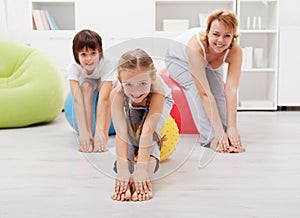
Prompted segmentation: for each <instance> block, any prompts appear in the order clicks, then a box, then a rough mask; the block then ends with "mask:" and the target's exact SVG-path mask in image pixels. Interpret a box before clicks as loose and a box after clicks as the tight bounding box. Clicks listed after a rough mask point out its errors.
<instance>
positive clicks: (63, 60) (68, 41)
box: [30, 0, 76, 74]
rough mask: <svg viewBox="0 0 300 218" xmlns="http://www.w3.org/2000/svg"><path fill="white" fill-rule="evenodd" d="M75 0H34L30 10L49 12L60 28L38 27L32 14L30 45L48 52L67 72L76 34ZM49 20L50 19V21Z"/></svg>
mask: <svg viewBox="0 0 300 218" xmlns="http://www.w3.org/2000/svg"><path fill="white" fill-rule="evenodd" d="M75 6H76V3H75V1H74V0H63V1H60V0H33V1H30V11H31V14H32V13H33V11H36V10H38V11H39V12H41V11H47V12H49V13H50V14H51V15H52V17H53V20H54V22H55V23H56V25H57V27H58V29H55V30H52V29H50V30H49V29H43V30H41V29H37V27H36V25H35V23H34V19H33V17H32V16H30V22H31V40H30V45H31V46H32V47H34V48H37V49H39V50H41V51H43V52H44V53H46V54H47V55H48V56H49V57H50V58H51V59H52V61H53V62H54V63H55V64H56V66H57V67H58V69H59V70H60V71H61V72H62V74H63V73H64V72H65V70H66V67H67V63H69V62H70V61H71V60H72V58H73V57H72V39H73V36H74V34H75V28H76V19H75V18H76V16H75V8H76V7H75ZM48 22H49V21H48Z"/></svg>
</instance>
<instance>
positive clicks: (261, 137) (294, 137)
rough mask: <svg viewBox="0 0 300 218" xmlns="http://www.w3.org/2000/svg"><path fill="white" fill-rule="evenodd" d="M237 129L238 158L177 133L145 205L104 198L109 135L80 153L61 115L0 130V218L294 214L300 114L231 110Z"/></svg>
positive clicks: (298, 192)
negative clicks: (100, 145)
mask: <svg viewBox="0 0 300 218" xmlns="http://www.w3.org/2000/svg"><path fill="white" fill-rule="evenodd" d="M238 126H239V129H240V133H241V136H242V139H243V143H244V145H245V147H246V152H245V153H241V154H215V153H211V152H210V150H207V149H204V148H203V147H200V146H199V144H198V143H197V141H198V138H197V135H181V138H180V143H179V145H178V146H177V149H176V151H175V152H174V153H173V155H172V156H171V157H170V158H169V159H168V160H167V161H165V162H163V163H161V167H160V170H159V172H158V173H157V175H156V177H155V181H154V182H153V187H154V198H153V199H152V200H150V201H147V202H115V201H112V200H111V198H110V196H111V194H112V193H113V188H114V177H115V174H114V172H113V170H112V165H113V162H114V160H115V155H114V137H113V136H112V137H110V140H109V152H106V153H101V154H83V153H80V152H78V151H77V149H78V146H77V144H76V140H75V135H74V133H73V131H72V130H71V129H70V127H69V125H68V124H67V122H66V120H65V118H64V114H63V113H62V114H60V115H59V116H58V117H57V119H55V121H54V122H52V123H50V124H47V125H38V126H33V127H28V128H19V129H2V130H0V148H1V152H0V217H1V218H7V217H8V218H21V217H22V218H23V217H28V218H35V217H39V218H46V217H47V218H48V217H49V218H56V217H57V218H71V217H72V218H77V217H79V218H85V217H89V218H93V217H131V218H132V217H231V218H232V217H263V218H265V217H272V218H273V217H284V218H285V217H300V112H238ZM201 157H202V158H201ZM209 159H211V160H210V161H209V162H205V161H207V160H209ZM200 160H201V161H200ZM204 165H205V166H204ZM201 166H202V167H201Z"/></svg>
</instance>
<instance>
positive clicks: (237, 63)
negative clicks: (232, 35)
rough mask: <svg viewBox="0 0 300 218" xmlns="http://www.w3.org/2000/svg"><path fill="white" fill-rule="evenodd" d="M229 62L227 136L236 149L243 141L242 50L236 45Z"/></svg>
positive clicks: (230, 54)
mask: <svg viewBox="0 0 300 218" xmlns="http://www.w3.org/2000/svg"><path fill="white" fill-rule="evenodd" d="M226 61H227V62H228V73H227V79H226V89H225V96H226V105H227V135H228V137H229V140H230V142H231V144H232V145H233V146H235V147H238V146H241V140H240V136H239V133H238V131H237V120H236V117H237V91H238V85H239V79H240V75H241V66H242V49H241V47H240V46H239V45H237V44H235V45H234V46H233V47H232V48H231V50H230V53H229V54H228V57H227V59H226Z"/></svg>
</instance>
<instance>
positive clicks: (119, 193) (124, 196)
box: [111, 181, 131, 201]
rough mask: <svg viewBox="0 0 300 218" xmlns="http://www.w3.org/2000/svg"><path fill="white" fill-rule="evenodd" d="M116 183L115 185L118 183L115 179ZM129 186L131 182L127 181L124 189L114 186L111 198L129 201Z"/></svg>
mask: <svg viewBox="0 0 300 218" xmlns="http://www.w3.org/2000/svg"><path fill="white" fill-rule="evenodd" d="M116 183H117V184H116V185H117V186H118V185H120V182H119V181H116ZM121 183H123V182H121ZM123 185H124V184H123ZM130 186H131V182H128V185H127V187H126V189H125V190H121V189H122V188H118V187H116V188H115V193H114V194H113V195H112V196H111V198H112V199H113V200H115V201H130V200H131V191H130ZM119 187H120V186H119Z"/></svg>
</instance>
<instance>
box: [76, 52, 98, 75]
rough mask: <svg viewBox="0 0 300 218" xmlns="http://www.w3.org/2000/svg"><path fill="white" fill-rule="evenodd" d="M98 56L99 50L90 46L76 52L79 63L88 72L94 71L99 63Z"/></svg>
mask: <svg viewBox="0 0 300 218" xmlns="http://www.w3.org/2000/svg"><path fill="white" fill-rule="evenodd" d="M99 57H100V52H99V51H98V50H92V49H90V48H88V49H87V48H83V49H82V50H80V51H79V52H78V58H79V62H80V65H81V66H82V67H83V68H84V69H85V70H86V71H87V73H88V74H92V73H93V72H94V70H95V68H96V66H97V65H98V63H99Z"/></svg>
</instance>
